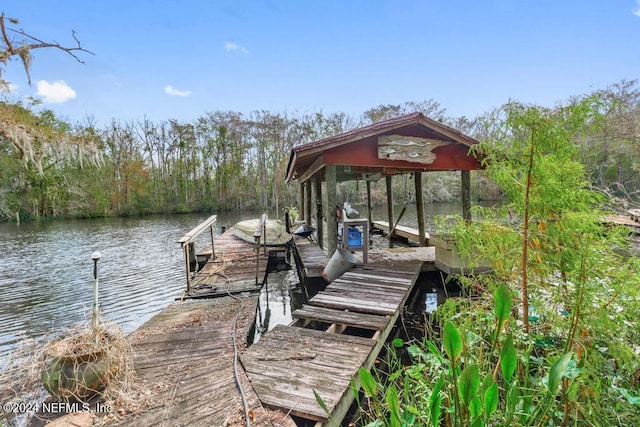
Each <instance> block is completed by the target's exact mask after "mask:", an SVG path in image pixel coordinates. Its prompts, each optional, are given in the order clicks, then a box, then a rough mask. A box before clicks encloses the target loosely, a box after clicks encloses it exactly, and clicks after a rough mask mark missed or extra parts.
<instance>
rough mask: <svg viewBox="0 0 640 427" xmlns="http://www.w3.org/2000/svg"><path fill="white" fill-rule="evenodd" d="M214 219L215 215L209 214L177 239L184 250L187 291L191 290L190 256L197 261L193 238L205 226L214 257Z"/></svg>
mask: <svg viewBox="0 0 640 427" xmlns="http://www.w3.org/2000/svg"><path fill="white" fill-rule="evenodd" d="M216 219H218V216H217V215H211V216H210V217H209V218H207V219H206V220H205V221H203V222H201V223H200V224H199V225H198V226H196V227H195V228H194V229H193V230H191V231H189V232H188V233H187V234H185V235H184V236H182V237H181V238H180V240H178V243H180V245H181V246H182V250H183V251H184V260H185V265H186V267H187V292H189V291H191V258H193V259H195V261H196V265H197V262H198V260H197V257H196V250H195V240H196V237H198V236H199V235H200V234H201V233H202V232H203V231H205V230H206V229H207V228H208V229H209V232H210V234H211V257H212V259H215V258H216V247H215V245H214V239H213V224H215V222H216Z"/></svg>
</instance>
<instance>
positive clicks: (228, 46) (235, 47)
mask: <svg viewBox="0 0 640 427" xmlns="http://www.w3.org/2000/svg"><path fill="white" fill-rule="evenodd" d="M224 50H226V51H227V52H233V51H235V50H237V51H240V52H242V53H249V51H248V50H247V48H246V47H244V46H240V45H239V44H237V43H233V42H224Z"/></svg>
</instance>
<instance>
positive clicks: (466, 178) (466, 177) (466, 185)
mask: <svg viewBox="0 0 640 427" xmlns="http://www.w3.org/2000/svg"><path fill="white" fill-rule="evenodd" d="M461 172H462V173H461V179H460V180H461V181H462V218H463V219H464V220H465V221H467V222H471V171H461Z"/></svg>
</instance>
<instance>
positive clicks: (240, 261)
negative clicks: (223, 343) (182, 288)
mask: <svg viewBox="0 0 640 427" xmlns="http://www.w3.org/2000/svg"><path fill="white" fill-rule="evenodd" d="M233 231H234V229H233V227H232V228H229V229H228V230H227V231H225V232H224V233H223V234H221V235H220V236H218V237H216V242H215V244H216V257H215V259H214V258H209V259H208V260H207V262H206V264H205V265H204V266H203V267H202V269H200V270H199V271H198V272H197V273H195V275H194V276H193V277H192V279H191V289H190V291H189V292H187V293H186V294H185V297H186V298H207V297H219V296H220V295H224V293H226V292H227V291H232V292H233V291H236V290H246V291H255V290H256V289H258V290H259V288H260V286H261V285H262V280H263V278H264V276H265V272H266V269H267V265H268V261H269V255H268V253H265V252H266V251H265V250H264V247H256V245H254V244H251V243H248V242H245V241H244V240H242V239H240V238H238V237H236V236H234V235H233Z"/></svg>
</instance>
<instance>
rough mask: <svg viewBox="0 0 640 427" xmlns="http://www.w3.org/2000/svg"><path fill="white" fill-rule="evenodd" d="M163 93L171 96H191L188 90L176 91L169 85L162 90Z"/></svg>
mask: <svg viewBox="0 0 640 427" xmlns="http://www.w3.org/2000/svg"><path fill="white" fill-rule="evenodd" d="M164 93H166V94H167V95H171V96H189V95H191V91H190V90H178V89H176V88H174V87H173V86H171V85H167V86H165V88H164Z"/></svg>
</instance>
